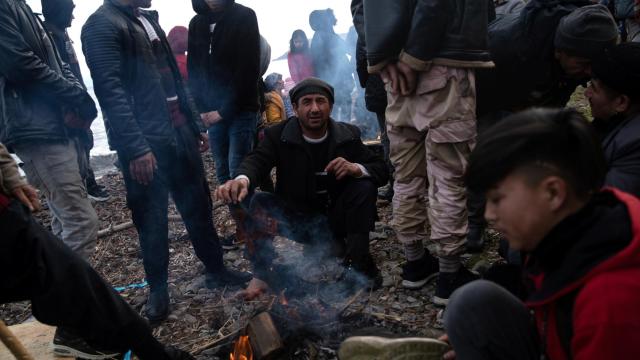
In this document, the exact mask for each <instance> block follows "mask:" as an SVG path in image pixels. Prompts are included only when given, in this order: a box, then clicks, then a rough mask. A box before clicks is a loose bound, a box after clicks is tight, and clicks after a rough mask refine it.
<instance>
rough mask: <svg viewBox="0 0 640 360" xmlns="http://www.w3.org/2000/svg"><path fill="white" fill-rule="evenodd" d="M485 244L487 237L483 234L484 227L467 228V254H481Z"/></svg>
mask: <svg viewBox="0 0 640 360" xmlns="http://www.w3.org/2000/svg"><path fill="white" fill-rule="evenodd" d="M486 243H487V236H486V234H485V232H484V227H480V226H469V234H467V252H468V253H470V254H478V253H481V252H482V250H483V249H484V245H485V244H486Z"/></svg>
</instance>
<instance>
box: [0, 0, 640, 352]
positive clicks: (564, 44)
mask: <svg viewBox="0 0 640 360" xmlns="http://www.w3.org/2000/svg"><path fill="white" fill-rule="evenodd" d="M41 1H42V9H43V14H42V16H43V17H44V19H42V18H41V17H40V16H39V15H36V14H34V13H33V12H32V10H31V9H30V7H29V6H28V5H27V4H26V2H25V1H24V0H0V30H1V31H0V54H1V55H0V100H1V102H0V108H1V112H0V142H1V144H0V229H1V231H2V233H3V234H4V235H3V237H2V240H1V241H0V268H2V269H3V270H4V274H5V275H4V276H3V281H1V282H0V303H6V302H13V301H21V300H30V301H31V302H32V305H33V314H34V316H35V317H36V318H37V319H38V320H40V321H42V322H45V323H47V324H51V325H55V326H57V330H56V334H55V337H54V341H53V349H54V351H55V353H56V354H58V355H62V356H74V357H81V358H91V359H108V358H112V357H114V356H118V355H119V354H123V353H125V352H126V351H127V350H132V351H133V352H134V353H135V354H136V355H137V356H138V357H139V358H141V359H191V358H192V357H191V355H189V354H188V353H186V352H184V351H181V350H179V349H175V348H172V347H165V346H163V345H162V344H160V343H159V342H158V341H157V340H156V339H155V338H154V337H153V335H152V333H151V329H150V327H149V324H148V323H147V321H148V322H150V323H151V324H156V323H160V322H162V321H164V320H165V319H166V318H167V317H168V315H169V313H170V311H171V309H170V295H169V291H168V278H169V269H168V268H169V256H170V255H169V241H168V206H169V196H171V198H172V199H173V201H174V202H175V205H176V208H177V210H178V211H179V213H180V215H181V218H182V220H183V222H184V225H185V227H186V229H187V232H188V234H189V239H190V241H191V243H192V245H193V249H194V252H195V255H196V256H197V257H198V259H199V260H200V261H201V262H202V263H203V264H204V268H205V284H204V285H205V286H206V287H207V288H210V289H215V288H225V287H244V286H246V288H245V289H244V291H243V292H242V294H243V295H244V297H245V298H247V299H251V298H254V297H257V296H259V295H260V294H262V293H264V292H267V291H270V290H272V291H281V290H283V289H284V288H286V286H287V284H286V283H285V282H286V281H287V280H286V279H287V277H289V276H290V274H291V273H293V272H294V271H293V269H290V268H287V266H285V265H281V264H278V263H277V262H275V261H274V260H275V259H276V258H277V256H278V254H277V252H276V250H275V247H274V246H273V245H274V244H273V241H274V238H275V237H276V236H278V235H280V236H285V237H287V238H288V239H290V240H292V241H295V242H298V243H300V244H302V246H303V248H304V251H303V253H302V255H301V256H302V257H304V259H305V261H312V260H314V259H317V258H318V257H328V258H334V259H339V260H340V261H341V264H342V265H343V266H344V271H343V272H342V274H341V275H340V277H339V279H338V283H339V285H340V287H341V289H342V290H344V291H346V292H354V290H358V289H362V288H364V289H368V290H372V291H373V290H376V289H378V288H380V287H381V285H382V275H381V273H380V270H379V269H378V266H377V264H376V262H375V260H374V258H373V256H372V254H371V252H370V249H369V242H370V239H369V232H370V231H371V230H373V229H374V225H375V222H376V220H377V206H376V202H377V199H378V197H380V198H383V199H387V200H390V201H391V204H392V210H393V222H392V226H393V229H394V231H395V233H396V235H397V238H398V240H399V242H400V245H401V246H402V248H403V251H404V256H405V260H406V262H405V263H404V265H403V267H402V286H403V287H405V288H407V289H419V288H421V287H423V286H425V284H427V283H428V282H430V281H432V280H434V281H435V291H434V294H433V298H432V301H433V303H434V304H435V305H438V306H446V310H445V312H444V327H445V332H446V335H444V336H443V337H442V338H441V339H440V340H433V339H424V338H408V339H393V340H390V339H382V338H373V337H356V338H350V339H347V340H346V341H345V343H344V344H343V345H342V347H341V349H340V356H341V359H361V358H362V356H363V355H364V354H370V355H371V356H379V357H380V358H385V359H387V358H388V359H393V358H396V357H397V358H401V357H402V356H412V355H414V356H417V357H418V358H427V356H432V355H433V354H436V355H435V356H438V357H443V356H444V358H447V359H452V358H459V359H496V358H498V359H525V358H526V359H540V358H550V359H567V358H576V359H602V358H638V357H640V352H639V350H638V349H637V347H635V346H634V344H635V342H636V341H638V340H640V313H639V312H638V310H637V306H636V304H637V302H638V300H640V263H639V260H638V259H639V258H638V251H639V250H638V249H639V247H640V243H639V241H640V240H639V239H640V238H639V237H638V236H637V234H636V232H637V227H638V226H637V225H638V224H639V223H640V212H638V211H640V201H639V200H638V198H637V196H640V44H638V43H637V41H640V37H639V36H638V21H639V20H638V19H639V18H640V17H639V16H640V11H639V6H640V3H639V2H638V1H637V0H635V1H631V0H626V1H625V0H616V1H615V2H614V1H607V2H606V3H603V4H600V3H597V4H596V3H594V2H593V1H590V0H563V1H556V0H506V1H503V0H501V1H498V0H473V1H471V0H447V1H445V0H425V1H420V2H403V1H396V0H352V2H351V13H352V15H353V19H352V20H353V25H354V27H353V28H352V31H351V32H350V35H349V36H348V39H347V41H345V40H343V39H342V38H341V37H340V35H338V34H336V33H335V31H334V27H335V25H336V23H337V19H336V16H335V14H334V12H333V10H331V9H326V10H316V11H313V12H312V13H311V14H310V16H309V24H310V26H311V28H312V29H313V30H314V35H313V38H312V39H311V42H309V38H308V37H307V34H305V32H304V31H302V30H296V31H294V32H293V34H292V37H291V39H290V51H289V53H288V56H287V61H288V65H289V70H290V75H291V78H290V79H283V75H282V74H278V73H272V74H268V75H266V76H265V74H266V72H267V69H268V67H269V62H270V58H271V48H270V45H269V44H268V42H267V40H266V39H265V38H264V37H262V36H261V35H260V31H259V27H258V20H257V15H256V13H255V12H254V11H253V10H252V9H250V8H248V7H246V6H243V5H241V4H238V3H236V2H235V1H234V0H192V7H193V10H194V12H195V13H196V14H195V16H194V17H193V18H192V20H191V22H190V23H189V26H188V28H187V27H176V28H174V29H171V31H170V32H169V33H168V34H166V33H165V32H164V30H163V29H162V27H161V26H160V23H159V20H158V19H159V14H158V13H157V12H156V11H152V10H149V8H151V6H152V0H104V3H103V4H102V6H100V7H99V8H98V9H97V10H96V11H95V12H94V13H93V14H92V15H91V16H90V17H89V19H88V20H87V22H86V23H85V24H84V25H83V27H82V35H81V40H82V52H83V53H84V56H85V59H86V62H87V65H88V68H89V70H90V73H91V77H92V80H93V84H94V90H95V95H96V97H97V100H98V102H99V104H100V108H101V110H102V115H103V119H104V124H105V128H106V130H107V136H108V140H109V145H110V147H111V148H112V149H113V150H114V151H116V152H117V155H118V159H119V165H120V166H119V168H120V170H121V172H122V175H123V178H124V182H125V187H126V193H127V194H126V197H127V198H126V200H127V205H128V207H129V209H130V210H131V215H132V220H133V223H134V225H135V227H136V230H137V232H138V240H139V243H140V248H141V250H142V258H143V266H144V271H145V274H146V279H147V281H148V284H149V295H148V299H147V302H146V307H145V313H144V316H145V317H146V320H145V319H143V318H142V317H141V316H140V315H139V314H138V313H137V312H136V311H134V310H133V309H132V308H131V307H130V306H129V305H128V304H127V303H126V302H125V301H124V300H123V299H122V298H121V297H120V296H119V295H118V294H117V293H116V292H115V291H114V290H113V289H112V287H111V285H110V284H108V283H107V282H106V281H105V280H104V279H102V278H101V277H100V275H98V274H97V273H96V271H95V270H94V269H93V268H92V267H91V256H92V254H93V252H94V250H95V244H96V239H97V232H98V223H99V221H98V217H97V215H96V212H95V210H94V209H93V206H92V204H91V201H90V197H91V198H93V199H98V200H106V199H107V198H108V194H107V193H106V191H105V190H104V189H103V188H100V187H99V186H98V185H97V184H96V182H95V176H94V175H93V171H92V170H91V167H90V165H89V150H90V149H91V147H92V134H91V131H90V126H91V123H92V121H93V120H94V119H95V118H96V117H97V115H98V110H97V106H96V104H95V102H94V100H93V99H92V97H91V96H90V95H89V93H88V92H87V89H86V87H85V85H84V83H83V79H82V75H81V73H80V68H79V64H78V60H77V57H76V53H75V49H74V46H73V43H72V42H71V40H70V38H69V36H68V34H67V28H68V27H70V26H71V23H72V20H73V10H74V7H75V5H74V3H73V1H72V0H41ZM181 6H182V5H181ZM356 84H359V85H360V86H361V87H362V89H357V90H356V89H354V88H355V87H356ZM579 86H583V87H585V88H586V90H585V91H584V95H585V97H586V98H587V100H588V101H589V105H590V108H591V115H592V116H593V120H592V121H588V120H587V119H585V117H584V116H583V115H581V114H579V113H578V112H576V111H575V110H570V109H563V108H564V107H565V106H566V105H567V102H568V101H569V99H570V97H571V96H572V94H574V92H575V91H576V89H577V88H578V87H579ZM358 107H360V108H366V109H367V110H368V111H367V112H368V113H369V114H368V115H366V116H367V117H370V118H372V119H373V118H376V119H377V123H378V126H379V130H380V139H381V142H382V148H383V151H382V153H383V154H379V153H377V152H374V151H372V150H371V148H370V147H368V146H366V145H365V143H363V140H362V138H363V135H362V134H363V132H367V131H368V130H367V129H366V127H362V128H359V127H358V126H356V125H354V124H358V121H357V119H356V121H355V122H354V121H352V118H353V112H354V109H355V108H358ZM356 118H358V116H357V115H356ZM589 120H591V119H589ZM636 131H638V132H636ZM207 150H210V151H211V153H212V155H213V160H214V163H215V175H216V179H217V182H218V184H219V186H218V187H217V188H216V189H215V190H214V191H211V190H210V188H209V185H208V182H207V177H208V176H209V175H210V174H207V173H206V171H205V167H204V163H203V160H202V155H201V154H202V153H203V152H205V151H207ZM10 152H13V153H15V154H16V155H17V156H18V157H19V158H20V159H21V160H22V161H23V162H24V166H23V169H24V172H25V173H26V178H27V181H28V183H29V184H31V185H28V184H27V183H26V182H25V181H24V180H23V179H22V178H21V177H20V175H19V172H18V168H17V165H16V164H15V162H14V161H13V159H12V158H11V156H10V154H9V153H10ZM274 169H275V176H274V175H273V172H274ZM274 179H275V182H274ZM387 184H388V185H387ZM385 185H387V187H386V189H383V191H381V192H380V193H378V189H379V188H381V187H383V186H385ZM32 186H33V187H32ZM36 189H37V191H36ZM38 191H39V192H40V193H41V194H42V195H44V198H45V199H46V201H47V203H48V207H49V209H50V210H51V217H52V223H51V231H49V230H47V229H45V228H44V227H42V226H41V225H40V224H38V223H37V221H35V220H34V218H33V216H32V215H31V212H33V211H37V210H38V209H39V208H40V204H39V200H38ZM89 194H91V196H90V195H89ZM214 199H216V200H219V201H222V202H224V203H225V204H227V205H228V208H229V212H230V214H231V217H232V218H233V221H234V224H235V231H234V233H233V234H231V235H230V236H227V237H220V236H219V235H218V232H217V230H216V228H215V226H214V221H213V211H214V210H213V200H214ZM487 227H489V228H492V229H494V230H497V231H498V232H499V233H500V234H501V250H502V251H501V255H502V256H503V257H504V261H502V262H499V263H497V264H495V265H493V266H491V267H490V268H489V269H487V270H486V271H484V272H483V273H482V274H478V273H475V272H472V271H470V270H469V269H467V268H466V267H465V265H464V263H463V260H462V259H463V257H462V255H463V254H464V253H466V252H479V251H482V250H483V248H484V247H485V245H486V242H487V239H486V228H487ZM426 243H433V244H435V245H436V247H435V251H433V252H431V251H429V250H427V249H426V248H425V244H426ZM240 244H243V246H244V247H245V250H246V251H245V255H246V257H247V259H248V260H250V262H251V264H252V266H253V272H252V273H248V272H241V271H236V270H233V269H231V268H228V267H227V266H225V264H224V261H223V252H224V249H230V248H237V247H238V246H239V245H240Z"/></svg>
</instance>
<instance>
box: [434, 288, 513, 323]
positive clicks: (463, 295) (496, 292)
mask: <svg viewBox="0 0 640 360" xmlns="http://www.w3.org/2000/svg"><path fill="white" fill-rule="evenodd" d="M508 295H509V294H508V292H507V291H506V290H504V289H503V288H502V287H500V286H499V285H497V284H495V283H493V282H491V281H487V280H476V281H473V282H470V283H468V284H466V285H464V286H462V287H460V288H458V289H457V290H456V291H454V292H453V294H451V298H450V299H449V303H448V304H447V310H446V311H445V314H444V324H445V328H448V327H450V326H455V324H456V323H457V322H458V321H459V320H463V321H464V319H465V318H467V316H468V315H470V314H475V315H478V314H480V313H482V310H483V309H488V308H490V307H495V306H500V305H499V304H501V303H502V302H503V301H504V299H505V297H506V296H508ZM487 313H489V312H487Z"/></svg>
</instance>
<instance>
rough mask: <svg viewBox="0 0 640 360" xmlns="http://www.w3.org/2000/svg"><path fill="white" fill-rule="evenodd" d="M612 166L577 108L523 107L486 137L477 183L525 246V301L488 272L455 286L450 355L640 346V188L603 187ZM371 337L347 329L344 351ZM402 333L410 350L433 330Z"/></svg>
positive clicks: (621, 353) (572, 353) (635, 354)
mask: <svg viewBox="0 0 640 360" xmlns="http://www.w3.org/2000/svg"><path fill="white" fill-rule="evenodd" d="M604 174H605V162H604V158H603V154H602V150H601V148H600V144H599V142H598V139H597V137H596V135H595V134H594V133H593V130H592V129H591V128H590V126H589V124H588V123H587V121H586V120H584V118H583V117H582V116H581V115H579V114H578V113H577V112H575V111H573V110H540V109H536V110H530V111H526V112H523V113H519V114H516V115H513V116H511V117H509V118H508V119H505V120H504V121H503V122H501V123H499V124H498V125H496V126H495V127H493V128H492V129H491V130H489V131H487V133H485V134H484V135H483V136H482V137H481V138H480V139H479V142H478V146H477V147H476V149H475V150H474V152H473V153H472V155H471V158H470V163H469V168H468V171H467V174H466V180H467V185H468V186H469V188H471V189H472V190H473V191H477V192H479V193H484V194H485V195H486V198H487V207H486V210H485V217H486V219H487V221H488V222H489V223H490V224H491V226H492V227H493V228H494V229H496V230H498V231H500V232H501V233H502V234H503V235H504V236H505V238H506V239H507V240H508V242H509V246H510V247H512V248H513V249H515V250H519V251H523V252H524V253H526V254H527V256H526V261H525V265H524V268H523V269H522V271H523V274H522V275H523V277H522V278H523V279H525V285H526V288H527V294H526V300H525V302H522V301H521V300H520V299H519V298H517V297H516V296H514V295H512V294H511V293H509V291H507V290H506V289H505V288H503V287H501V286H499V285H497V284H496V283H493V282H489V281H486V280H478V281H475V282H472V283H470V284H468V285H465V286H464V287H462V288H460V289H459V290H457V291H456V292H454V293H453V295H452V297H451V299H450V302H449V305H448V307H447V310H446V312H445V315H444V324H445V330H446V333H447V335H445V336H444V337H443V340H446V341H449V343H450V344H451V346H452V347H453V351H450V352H448V353H446V354H445V356H444V358H445V359H454V358H455V359H462V360H465V359H541V358H544V359H551V360H555V359H568V358H572V359H581V360H582V359H621V358H625V359H636V358H640V348H638V347H637V346H636V344H637V343H638V342H639V341H640V309H639V308H638V306H637V304H638V301H640V256H638V254H639V252H640V200H638V199H637V198H635V197H633V196H631V195H629V194H627V193H624V192H621V191H619V190H616V189H611V188H606V189H604V190H601V184H602V183H603V179H604ZM368 340H369V339H367V338H356V339H353V340H347V342H345V344H344V345H343V349H342V351H341V354H342V352H343V351H345V350H346V352H349V347H351V348H352V349H353V348H354V345H362V344H363V343H367V342H368ZM404 340H405V341H404V344H403V343H402V342H401V341H399V340H387V341H392V342H393V343H394V344H396V346H395V347H396V349H405V350H406V352H415V350H413V349H416V348H419V347H420V346H412V344H421V343H428V342H431V343H433V342H434V340H430V339H404ZM349 342H350V343H351V344H347V343H349ZM379 342H380V341H379V340H375V341H369V343H379ZM422 347H423V348H425V347H426V346H422ZM360 348H362V347H360ZM378 348H380V349H382V348H383V347H380V346H379V347H378ZM369 351H370V350H369ZM401 351H402V350H400V351H396V352H395V353H394V355H393V356H399V355H397V354H398V353H399V352H401ZM349 355H351V354H349ZM393 356H391V357H390V359H393V358H394V357H393ZM341 359H353V357H349V356H341Z"/></svg>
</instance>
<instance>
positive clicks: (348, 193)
mask: <svg viewBox="0 0 640 360" xmlns="http://www.w3.org/2000/svg"><path fill="white" fill-rule="evenodd" d="M377 191H378V189H377V188H376V185H375V183H374V182H373V180H371V179H349V180H347V183H346V186H345V188H344V190H343V191H342V193H341V195H340V197H342V198H343V201H344V202H345V205H347V206H349V205H354V206H358V205H362V204H370V203H373V204H375V202H376V196H377Z"/></svg>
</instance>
